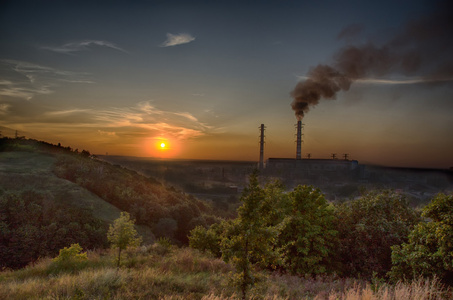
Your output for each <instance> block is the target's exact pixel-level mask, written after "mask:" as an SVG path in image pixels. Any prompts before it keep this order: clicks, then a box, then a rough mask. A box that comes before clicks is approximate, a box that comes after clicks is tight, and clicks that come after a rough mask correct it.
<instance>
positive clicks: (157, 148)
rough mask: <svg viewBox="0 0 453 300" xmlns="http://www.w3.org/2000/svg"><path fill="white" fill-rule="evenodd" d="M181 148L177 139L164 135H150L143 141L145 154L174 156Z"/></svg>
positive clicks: (164, 156)
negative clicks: (150, 136)
mask: <svg viewBox="0 0 453 300" xmlns="http://www.w3.org/2000/svg"><path fill="white" fill-rule="evenodd" d="M180 150H181V147H180V144H179V143H178V141H177V140H173V139H171V140H170V139H168V138H164V137H152V138H148V139H146V140H145V141H144V151H145V153H146V156H150V157H159V158H175V157H177V156H178V155H179V153H180Z"/></svg>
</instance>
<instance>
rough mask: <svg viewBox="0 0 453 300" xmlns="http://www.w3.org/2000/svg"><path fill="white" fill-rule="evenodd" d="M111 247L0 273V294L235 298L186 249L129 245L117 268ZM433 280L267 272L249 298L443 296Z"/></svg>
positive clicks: (223, 270)
mask: <svg viewBox="0 0 453 300" xmlns="http://www.w3.org/2000/svg"><path fill="white" fill-rule="evenodd" d="M115 254H116V252H112V251H106V252H89V253H88V260H86V261H83V262H80V263H79V265H76V266H73V267H72V268H59V267H58V266H56V265H55V263H54V262H53V261H52V260H51V259H43V260H41V261H40V262H38V263H37V264H36V265H34V266H29V267H27V268H24V269H21V270H18V271H4V272H1V273H0V299H204V300H217V299H237V298H238V296H237V294H236V290H235V289H234V288H232V287H231V286H229V277H230V276H229V274H230V272H231V271H232V268H231V266H230V265H228V264H226V263H224V262H223V261H222V260H220V259H216V258H212V257H210V256H207V255H204V254H202V253H200V252H198V251H196V250H193V249H190V248H176V247H168V246H162V245H159V244H157V243H156V244H154V245H153V246H146V247H145V246H144V247H139V248H136V249H129V250H128V251H127V252H126V253H125V256H124V260H123V262H122V265H121V267H120V268H119V269H117V268H116V267H115ZM451 296H452V293H451V290H448V289H447V288H445V287H443V286H442V285H441V284H440V282H439V281H437V280H432V281H429V280H422V279H420V280H417V281H414V282H412V283H408V284H405V283H398V284H396V285H388V284H386V283H381V284H380V285H379V286H374V285H371V284H370V283H367V282H364V281H359V280H355V279H341V278H333V277H319V278H300V277H297V276H289V275H281V274H267V279H266V280H265V281H264V282H263V283H261V284H260V285H257V286H256V287H255V288H254V289H253V290H252V291H251V292H250V299H275V300H276V299H313V300H324V299H326V300H333V299H338V300H356V299H357V300H358V299H363V300H365V299H366V300H378V299H379V300H393V299H395V300H396V299H413V300H419V299H420V300H421V299H433V300H436V299H446V298H448V297H451Z"/></svg>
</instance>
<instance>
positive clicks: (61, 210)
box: [0, 190, 108, 269]
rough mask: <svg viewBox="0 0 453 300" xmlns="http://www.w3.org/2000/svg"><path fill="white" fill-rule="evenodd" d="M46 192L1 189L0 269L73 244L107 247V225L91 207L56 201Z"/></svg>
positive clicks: (36, 258) (27, 262) (53, 254)
mask: <svg viewBox="0 0 453 300" xmlns="http://www.w3.org/2000/svg"><path fill="white" fill-rule="evenodd" d="M56 203H57V201H55V199H53V198H52V197H51V196H49V195H47V194H41V193H38V192H36V191H32V190H28V191H27V190H26V191H23V192H21V193H20V194H14V193H9V192H0V269H3V268H11V269H18V268H23V267H25V266H26V265H28V264H29V263H31V262H34V261H36V260H38V259H39V258H42V257H48V256H55V254H57V253H58V251H59V249H61V248H63V247H65V246H67V245H70V244H72V243H80V245H82V246H83V247H84V248H87V249H95V248H105V247H106V246H107V245H108V244H107V239H106V232H107V228H108V227H107V225H106V224H105V223H104V222H102V221H100V220H98V219H95V218H94V217H93V215H92V213H91V211H90V210H88V209H83V208H79V207H75V206H67V205H61V204H56Z"/></svg>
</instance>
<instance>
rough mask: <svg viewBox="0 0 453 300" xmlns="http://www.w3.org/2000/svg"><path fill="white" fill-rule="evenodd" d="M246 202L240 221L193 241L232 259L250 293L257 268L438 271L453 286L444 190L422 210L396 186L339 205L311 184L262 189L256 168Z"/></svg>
mask: <svg viewBox="0 0 453 300" xmlns="http://www.w3.org/2000/svg"><path fill="white" fill-rule="evenodd" d="M241 201H242V206H241V207H240V208H239V209H238V217H237V218H236V219H234V220H229V221H222V222H221V223H218V224H213V225H212V226H210V227H202V226H199V227H197V228H195V229H194V230H193V231H192V232H191V235H190V246H191V247H193V248H196V249H199V250H202V251H209V252H211V253H212V254H213V255H215V256H217V257H222V258H223V259H224V260H225V261H227V262H232V263H233V264H234V265H235V267H236V271H237V272H236V277H235V280H236V283H237V285H238V286H239V287H240V288H241V290H242V291H243V292H244V293H245V291H246V290H247V288H248V287H250V286H251V285H253V284H254V283H255V282H256V281H257V280H258V278H256V277H255V275H254V274H255V273H254V272H253V270H254V268H256V267H259V268H264V269H270V270H278V271H280V272H282V273H290V274H294V275H299V276H317V275H326V274H336V275H339V276H342V277H355V278H363V279H369V280H370V279H373V278H374V279H376V278H383V279H392V280H400V279H404V278H406V279H412V278H417V277H418V276H420V275H421V276H431V277H432V276H434V275H436V276H438V278H440V279H442V280H443V281H444V282H446V283H449V284H453V277H452V274H453V264H452V259H453V242H452V241H453V217H452V216H453V195H449V196H447V195H443V194H439V195H438V196H437V197H436V198H434V199H433V200H432V202H431V204H429V205H428V206H427V207H425V208H424V209H423V212H422V213H420V211H418V210H416V209H414V208H412V207H411V206H410V205H409V203H408V201H407V199H406V198H405V196H404V195H402V194H399V193H396V192H393V191H381V192H369V193H367V194H365V195H362V196H361V197H360V198H358V199H356V200H351V201H348V202H345V203H342V204H336V205H333V204H331V203H328V202H327V201H326V199H325V198H324V195H323V194H322V193H321V192H320V190H319V189H317V188H314V187H312V186H297V187H296V188H295V189H294V190H293V191H291V192H285V189H284V187H283V186H282V185H281V184H280V183H278V182H272V183H268V184H267V185H265V187H261V186H260V184H259V181H258V176H257V174H256V173H255V174H253V175H252V176H251V177H250V183H249V185H248V187H247V188H246V189H245V190H244V193H243V195H242V197H241ZM244 297H245V294H244Z"/></svg>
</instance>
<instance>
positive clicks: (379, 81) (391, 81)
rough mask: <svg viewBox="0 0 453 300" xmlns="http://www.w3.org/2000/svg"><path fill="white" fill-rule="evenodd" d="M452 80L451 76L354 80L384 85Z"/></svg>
mask: <svg viewBox="0 0 453 300" xmlns="http://www.w3.org/2000/svg"><path fill="white" fill-rule="evenodd" d="M445 81H453V78H447V77H445V78H412V79H404V80H398V79H376V78H364V79H358V80H356V82H357V83H362V84H386V85H406V84H420V83H436V82H445Z"/></svg>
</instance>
